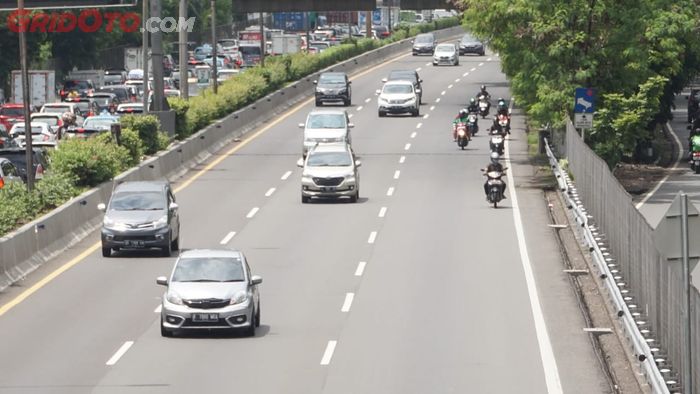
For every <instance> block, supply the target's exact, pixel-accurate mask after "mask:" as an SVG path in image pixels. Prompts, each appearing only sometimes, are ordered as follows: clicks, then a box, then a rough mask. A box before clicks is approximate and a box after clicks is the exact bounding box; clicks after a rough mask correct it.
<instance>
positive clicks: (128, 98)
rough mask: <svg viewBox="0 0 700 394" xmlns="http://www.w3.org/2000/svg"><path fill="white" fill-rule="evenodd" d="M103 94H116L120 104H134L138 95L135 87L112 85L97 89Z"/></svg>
mask: <svg viewBox="0 0 700 394" xmlns="http://www.w3.org/2000/svg"><path fill="white" fill-rule="evenodd" d="M97 91H98V92H101V93H114V94H115V95H116V96H117V100H119V104H123V103H132V102H135V101H136V98H137V93H136V91H135V89H134V88H133V86H128V85H110V86H102V87H100V88H99V89H97Z"/></svg>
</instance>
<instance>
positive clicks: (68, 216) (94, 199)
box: [0, 27, 463, 290]
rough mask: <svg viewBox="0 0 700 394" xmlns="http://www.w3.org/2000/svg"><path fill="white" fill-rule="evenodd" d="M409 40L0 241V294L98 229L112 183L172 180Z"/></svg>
mask: <svg viewBox="0 0 700 394" xmlns="http://www.w3.org/2000/svg"><path fill="white" fill-rule="evenodd" d="M461 33H463V30H462V28H461V27H453V28H449V29H445V30H440V31H438V32H436V36H437V37H438V39H444V38H448V37H453V36H456V35H459V34H461ZM410 48H411V42H410V39H407V40H403V41H400V42H397V43H394V44H392V45H388V46H385V47H382V48H379V49H376V50H373V51H370V52H366V53H364V54H362V55H359V56H356V57H354V58H352V59H349V60H347V61H344V62H342V63H339V64H337V65H334V66H331V67H329V68H328V69H326V70H323V71H320V72H318V73H315V74H312V75H309V76H307V77H305V78H303V79H301V80H299V81H297V82H294V83H292V84H290V85H289V86H287V87H285V88H283V89H281V90H278V91H276V92H274V93H271V94H269V95H267V96H265V97H263V98H261V99H260V100H258V101H256V102H255V103H253V104H251V105H249V106H247V107H245V108H243V109H241V110H239V111H236V112H234V113H232V114H230V115H228V116H226V117H224V118H223V119H220V120H218V121H216V122H215V123H213V124H212V125H210V126H208V127H206V128H204V129H202V130H200V131H199V132H197V133H195V134H194V135H192V136H190V137H189V138H187V139H186V140H184V141H181V142H178V143H176V144H174V145H173V146H171V147H170V148H169V149H168V150H166V151H163V152H160V153H158V154H157V155H155V156H153V157H151V158H148V159H147V160H145V161H143V162H142V163H141V164H139V166H137V167H134V168H132V169H130V170H128V171H126V172H124V173H122V174H120V175H119V176H117V177H116V178H115V179H114V180H113V181H110V182H106V183H104V184H102V185H100V186H98V187H96V188H94V189H92V190H89V191H87V192H85V193H83V194H82V195H80V196H78V197H75V198H73V199H71V200H70V201H68V202H66V203H65V204H63V205H62V206H61V207H59V208H57V209H55V210H54V211H52V212H50V213H48V214H47V215H44V216H42V217H41V218H39V219H36V220H34V221H33V222H31V223H28V224H26V225H24V226H22V227H21V228H19V229H18V230H16V231H14V232H12V233H10V234H7V235H6V236H4V237H2V238H0V269H1V270H2V271H0V290H2V289H4V288H5V287H7V286H9V285H11V284H12V283H14V282H16V281H17V280H20V279H22V278H23V277H24V276H25V275H27V274H28V273H29V272H31V271H33V270H34V269H36V268H37V267H38V266H39V265H41V264H42V263H44V262H45V261H48V260H50V259H51V258H53V257H55V256H56V255H58V254H59V253H61V252H62V251H64V250H66V249H67V248H68V247H70V246H72V245H74V244H76V243H78V242H80V240H82V239H84V238H85V237H86V236H87V235H88V234H89V233H90V232H92V231H94V230H95V229H96V228H98V227H99V226H100V224H101V221H102V213H101V212H100V211H98V210H97V204H99V203H101V202H107V201H108V200H109V197H110V195H111V191H112V189H113V186H114V182H120V181H135V180H152V179H160V178H171V179H172V178H175V177H178V176H180V175H182V174H183V173H184V172H186V171H187V170H188V169H190V168H192V167H194V166H196V165H197V164H199V163H201V162H202V161H204V160H206V159H207V158H208V157H209V156H211V155H212V154H213V153H215V152H217V151H219V150H220V149H221V148H222V147H224V146H225V145H227V144H228V143H230V142H231V141H232V140H233V139H235V138H240V137H242V136H243V135H244V134H246V133H248V132H249V131H251V130H253V129H255V128H257V127H258V126H259V125H260V124H261V123H262V122H263V121H266V120H268V119H271V118H273V117H274V116H275V115H277V114H279V113H282V112H284V111H286V110H288V109H289V108H290V107H292V106H294V105H295V104H297V103H298V102H300V101H302V100H304V99H306V98H308V97H311V96H312V95H313V86H314V85H313V82H312V81H313V80H314V79H317V78H318V75H319V74H320V73H321V72H324V71H343V72H346V73H348V74H351V73H354V72H357V71H359V70H362V69H367V68H369V67H371V66H374V65H376V64H379V63H381V62H384V61H386V60H387V59H388V58H390V57H392V56H395V55H397V54H400V53H409V51H410Z"/></svg>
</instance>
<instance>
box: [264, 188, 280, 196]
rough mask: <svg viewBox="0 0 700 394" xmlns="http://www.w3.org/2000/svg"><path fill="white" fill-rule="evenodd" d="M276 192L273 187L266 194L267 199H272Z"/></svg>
mask: <svg viewBox="0 0 700 394" xmlns="http://www.w3.org/2000/svg"><path fill="white" fill-rule="evenodd" d="M275 190H277V189H275V188H274V187H271V188H270V190H268V191H267V193H265V197H270V196H271V195H272V193H274V192H275Z"/></svg>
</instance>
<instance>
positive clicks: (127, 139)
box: [97, 129, 144, 167]
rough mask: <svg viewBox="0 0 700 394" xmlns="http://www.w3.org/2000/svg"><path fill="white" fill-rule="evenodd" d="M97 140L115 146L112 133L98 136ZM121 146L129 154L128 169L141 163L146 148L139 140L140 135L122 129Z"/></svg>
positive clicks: (133, 131)
mask: <svg viewBox="0 0 700 394" xmlns="http://www.w3.org/2000/svg"><path fill="white" fill-rule="evenodd" d="M97 140H99V141H101V142H103V143H105V144H114V143H116V142H115V141H114V138H113V137H112V133H102V134H100V135H99V136H97ZM119 142H120V143H121V146H123V147H124V148H126V150H127V151H128V152H129V161H128V162H127V163H126V166H127V167H133V166H135V165H137V164H139V163H140V162H141V159H142V158H143V153H144V148H143V141H141V138H139V134H138V133H137V132H136V131H135V130H132V129H122V134H121V138H120V141H119Z"/></svg>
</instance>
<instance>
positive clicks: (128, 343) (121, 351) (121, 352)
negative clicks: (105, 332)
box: [105, 341, 134, 365]
mask: <svg viewBox="0 0 700 394" xmlns="http://www.w3.org/2000/svg"><path fill="white" fill-rule="evenodd" d="M133 344H134V341H126V342H124V344H123V345H122V346H121V347H120V348H119V350H117V352H116V353H114V355H113V356H112V357H111V358H110V359H109V360H107V362H106V363H105V365H114V364H116V363H117V361H119V359H120V358H122V356H123V355H124V354H125V353H126V352H127V351H128V350H129V348H130V347H131V345H133Z"/></svg>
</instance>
